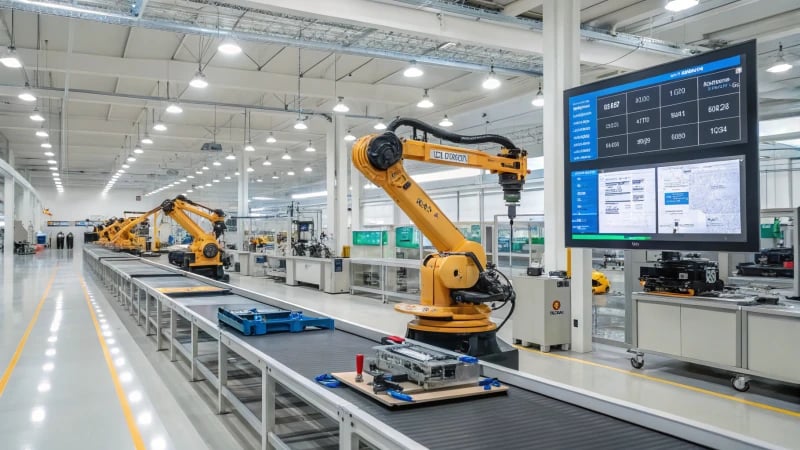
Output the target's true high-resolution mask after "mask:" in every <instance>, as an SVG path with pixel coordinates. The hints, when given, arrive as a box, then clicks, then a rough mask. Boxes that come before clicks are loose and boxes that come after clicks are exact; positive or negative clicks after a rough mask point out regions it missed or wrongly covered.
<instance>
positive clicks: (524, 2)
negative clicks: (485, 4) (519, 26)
mask: <svg viewBox="0 0 800 450" xmlns="http://www.w3.org/2000/svg"><path fill="white" fill-rule="evenodd" d="M542 3H544V1H543V0H514V1H513V2H511V3H509V4H507V5H506V6H504V7H503V11H502V12H503V15H506V16H511V17H517V16H519V15H522V14H525V13H526V12H528V11H530V10H532V9H533V8H538V7H539V6H542Z"/></svg>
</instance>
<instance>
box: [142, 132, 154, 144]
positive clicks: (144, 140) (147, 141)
mask: <svg viewBox="0 0 800 450" xmlns="http://www.w3.org/2000/svg"><path fill="white" fill-rule="evenodd" d="M142 144H145V145H153V140H152V139H151V138H150V135H149V134H147V133H145V134H144V138H142Z"/></svg>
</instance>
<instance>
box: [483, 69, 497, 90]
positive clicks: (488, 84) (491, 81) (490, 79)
mask: <svg viewBox="0 0 800 450" xmlns="http://www.w3.org/2000/svg"><path fill="white" fill-rule="evenodd" d="M500 84H501V83H500V79H499V78H497V75H495V73H494V66H492V68H491V69H490V70H489V75H487V76H486V79H485V80H483V84H482V86H483V88H484V89H488V90H490V91H491V90H494V89H497V88H499V87H500Z"/></svg>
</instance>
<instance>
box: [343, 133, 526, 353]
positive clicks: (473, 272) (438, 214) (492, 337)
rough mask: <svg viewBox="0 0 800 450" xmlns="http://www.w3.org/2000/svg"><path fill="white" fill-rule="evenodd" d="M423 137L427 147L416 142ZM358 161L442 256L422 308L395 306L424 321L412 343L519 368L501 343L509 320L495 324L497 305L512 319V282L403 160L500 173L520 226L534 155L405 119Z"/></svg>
mask: <svg viewBox="0 0 800 450" xmlns="http://www.w3.org/2000/svg"><path fill="white" fill-rule="evenodd" d="M401 126H406V127H411V128H412V130H413V133H412V137H413V138H412V139H405V138H401V137H399V136H398V135H397V134H396V133H395V131H396V130H397V129H398V128H399V127H401ZM420 131H421V132H422V133H423V138H422V139H423V140H417V139H416V137H417V134H418V132H420ZM429 135H430V136H433V137H436V138H438V139H441V140H444V141H449V142H452V143H456V144H459V143H461V144H468V145H470V144H481V143H495V144H499V145H500V146H501V147H502V148H501V149H500V151H499V152H497V154H494V155H493V154H489V153H486V152H482V151H479V150H472V149H466V148H458V147H452V146H447V145H442V144H435V143H431V142H426V139H427V137H428V136H429ZM352 160H353V164H354V165H355V167H356V168H357V169H358V170H359V171H361V173H363V174H364V176H365V177H366V178H367V179H368V180H370V181H371V182H372V183H374V184H375V185H376V186H380V187H381V188H383V190H384V191H386V193H387V194H388V195H389V197H391V198H392V199H393V200H394V202H395V203H396V204H397V206H398V207H399V208H400V209H402V210H403V212H405V213H406V214H407V215H408V217H409V218H410V219H411V220H412V221H413V223H414V224H415V225H416V226H417V227H418V228H419V230H420V231H421V232H422V234H423V235H425V237H427V238H428V239H429V240H430V242H431V243H432V244H433V246H434V247H435V248H436V250H437V251H438V253H433V254H430V255H428V256H427V257H426V258H425V259H424V261H423V263H422V268H421V269H420V284H421V290H422V293H421V298H420V303H419V304H407V303H402V304H398V305H396V306H395V310H396V311H398V312H401V313H405V314H413V315H415V316H416V318H415V319H414V320H412V321H411V322H409V324H408V331H407V337H409V338H411V339H414V340H417V341H421V342H425V343H428V344H431V345H435V346H438V347H442V348H445V349H449V350H453V351H457V352H460V353H466V354H469V355H472V356H481V357H482V358H483V359H487V360H490V361H495V362H498V363H501V364H503V363H504V361H505V362H506V363H509V364H511V365H515V363H514V362H509V361H508V360H509V359H511V358H515V357H516V356H517V355H516V353H513V352H510V353H506V352H502V351H501V348H500V345H499V343H498V340H497V337H496V332H497V330H498V328H500V327H502V326H503V325H504V324H505V323H506V321H507V320H508V317H507V318H506V320H504V321H503V322H502V323H501V324H500V325H499V326H498V325H496V324H495V323H494V322H492V321H491V320H490V318H489V317H490V314H491V312H492V308H493V306H495V304H496V303H499V304H500V306H496V307H501V306H502V305H505V304H506V303H508V302H510V303H511V312H510V313H509V317H510V315H511V313H513V306H514V299H515V297H516V294H515V292H514V289H513V287H512V286H511V283H510V282H509V280H508V279H507V278H506V277H505V275H503V274H502V273H501V272H500V271H498V270H496V268H495V267H494V266H493V265H488V264H487V261H486V253H485V252H484V250H483V247H481V245H480V244H479V243H477V242H473V241H470V240H468V239H466V238H464V236H463V235H462V234H461V233H460V232H459V231H458V228H456V226H455V225H454V224H453V222H451V221H450V219H448V218H447V217H446V216H445V215H444V213H443V212H442V210H441V209H440V208H439V207H438V206H437V205H436V203H434V201H433V200H431V198H430V197H429V196H428V195H427V194H426V193H425V191H424V190H423V189H422V188H421V187H420V186H419V185H418V184H417V183H416V182H415V181H414V180H413V179H412V178H411V176H410V175H409V174H408V173H407V172H406V170H405V168H404V167H403V161H404V160H412V161H422V162H428V163H432V164H443V165H449V166H457V167H462V168H463V167H473V168H478V169H484V170H489V171H490V172H491V173H493V174H497V175H498V178H499V182H500V186H501V187H502V189H503V195H504V199H505V202H506V205H507V206H508V217H509V218H510V219H511V223H512V226H513V220H514V219H515V218H516V215H517V214H516V207H517V205H518V204H519V201H520V196H521V193H522V187H523V185H524V183H525V177H526V176H527V174H528V168H527V152H526V151H524V150H521V149H518V148H517V147H516V146H515V145H514V143H513V142H511V141H510V140H509V139H507V138H505V137H503V136H498V135H491V134H488V135H479V136H464V135H459V134H455V133H451V132H448V131H446V130H443V129H440V128H436V127H433V126H430V125H428V124H426V123H423V122H421V121H418V120H415V119H404V118H398V119H396V120H394V121H393V122H392V123H391V124H390V125H389V127H388V128H387V131H386V132H385V133H383V134H372V135H368V136H364V137H362V138H361V139H359V140H358V141H357V142H356V143H355V145H354V146H353V154H352ZM490 304H491V306H490ZM511 354H513V356H511Z"/></svg>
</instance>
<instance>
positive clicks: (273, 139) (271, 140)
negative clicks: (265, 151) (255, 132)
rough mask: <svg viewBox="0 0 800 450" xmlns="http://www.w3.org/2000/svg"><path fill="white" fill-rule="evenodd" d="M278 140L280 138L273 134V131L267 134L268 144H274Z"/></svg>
mask: <svg viewBox="0 0 800 450" xmlns="http://www.w3.org/2000/svg"><path fill="white" fill-rule="evenodd" d="M276 142H278V140H277V139H275V136H273V135H272V132H271V131H270V132H269V136H267V144H274V143H276Z"/></svg>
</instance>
